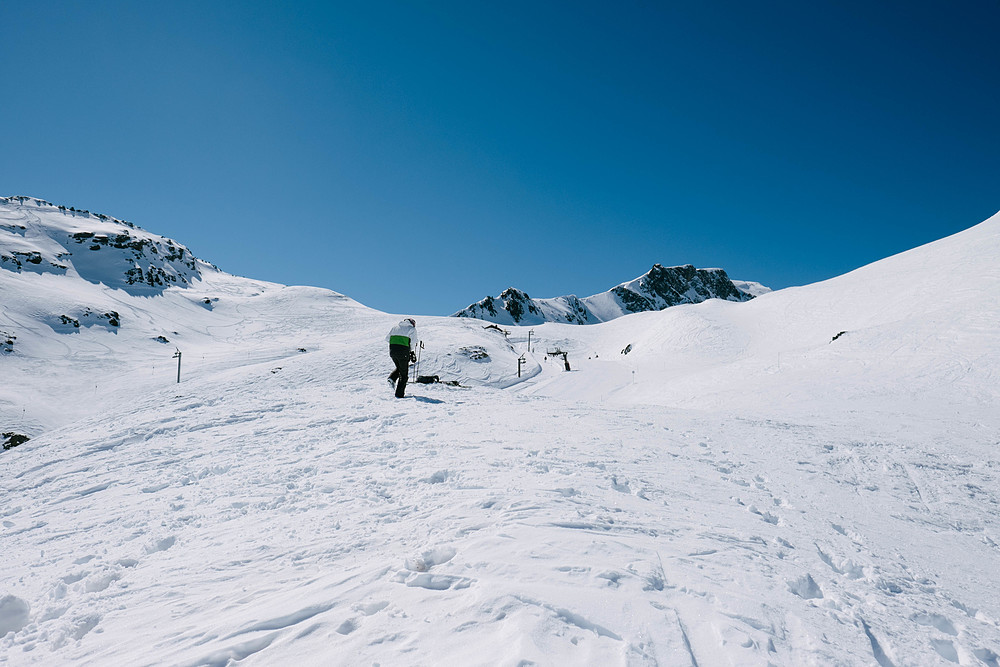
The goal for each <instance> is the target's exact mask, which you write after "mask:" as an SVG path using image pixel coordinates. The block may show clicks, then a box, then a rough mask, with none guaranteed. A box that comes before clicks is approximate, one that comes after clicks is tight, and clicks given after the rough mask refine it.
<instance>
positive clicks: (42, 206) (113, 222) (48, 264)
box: [0, 196, 215, 294]
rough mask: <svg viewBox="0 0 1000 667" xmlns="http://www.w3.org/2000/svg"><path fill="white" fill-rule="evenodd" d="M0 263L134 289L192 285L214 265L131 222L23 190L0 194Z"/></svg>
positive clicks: (18, 269) (132, 291) (16, 269)
mask: <svg viewBox="0 0 1000 667" xmlns="http://www.w3.org/2000/svg"><path fill="white" fill-rule="evenodd" d="M0 267H2V268H5V269H8V270H11V271H14V272H16V273H23V272H30V273H51V274H57V275H76V276H78V277H80V278H82V279H84V280H86V281H88V282H91V283H95V284H104V285H107V286H108V287H112V288H117V289H122V290H124V291H126V292H128V293H130V294H149V293H158V292H162V291H163V290H164V289H166V288H167V287H170V286H171V285H181V286H184V285H190V284H191V282H192V281H194V280H197V279H199V278H200V277H201V274H202V271H203V270H205V269H214V268H215V267H213V266H212V265H211V264H209V263H208V262H204V261H202V260H200V259H198V258H197V257H195V256H194V254H193V253H192V252H191V251H190V250H189V249H188V248H187V247H186V246H184V245H182V244H180V243H177V242H176V241H173V240H171V239H168V238H166V237H163V236H160V235H158V234H153V233H150V232H147V231H146V230H144V229H141V228H140V227H137V226H136V225H134V224H132V223H131V222H127V221H125V220H120V219H118V218H114V217H111V216H108V215H103V214H100V213H91V212H90V211H85V210H78V209H76V208H74V207H68V208H67V207H66V206H56V205H54V204H51V203H49V202H47V201H45V200H43V199H37V198H35V197H23V196H17V197H0Z"/></svg>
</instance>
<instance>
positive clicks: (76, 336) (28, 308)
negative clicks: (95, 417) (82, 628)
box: [0, 197, 538, 436]
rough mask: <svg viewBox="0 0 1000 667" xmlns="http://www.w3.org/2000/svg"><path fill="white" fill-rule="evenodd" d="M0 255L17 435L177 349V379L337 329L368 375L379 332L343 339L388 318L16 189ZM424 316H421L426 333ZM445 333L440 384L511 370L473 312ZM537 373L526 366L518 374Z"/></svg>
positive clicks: (9, 416) (7, 396)
mask: <svg viewBox="0 0 1000 667" xmlns="http://www.w3.org/2000/svg"><path fill="white" fill-rule="evenodd" d="M0 258H3V262H2V264H0V293H2V295H3V299H2V301H0V339H2V340H0V343H2V344H3V347H0V363H2V364H3V369H4V377H5V382H4V383H3V384H2V385H0V428H2V429H3V432H17V433H21V434H24V435H29V436H34V435H37V434H39V433H43V432H45V431H46V430H48V429H49V428H51V427H53V426H58V425H62V424H65V423H68V422H70V421H72V420H75V419H78V418H80V417H83V416H85V415H89V414H93V413H94V412H95V411H99V410H101V409H103V408H104V407H106V406H109V405H117V404H119V402H121V401H128V400H130V398H131V397H133V396H135V395H138V394H141V393H142V392H143V391H144V390H145V389H146V388H148V387H161V386H162V385H163V382H164V381H165V380H168V379H172V378H174V377H175V374H176V364H177V362H176V361H175V358H174V357H173V355H174V354H175V352H176V351H177V350H180V352H181V362H182V364H181V365H182V375H184V376H187V375H188V374H198V373H204V372H210V371H214V370H216V369H218V368H220V367H230V366H232V365H233V363H238V364H239V365H240V366H245V365H254V364H259V363H265V364H266V363H271V362H276V361H279V360H281V359H285V358H287V357H289V356H296V355H299V354H304V353H308V352H312V351H315V350H316V349H317V348H320V347H322V346H323V345H324V344H326V343H328V342H329V341H330V340H333V339H336V338H337V336H338V335H339V336H341V337H343V339H344V340H342V342H341V347H340V348H339V349H341V350H342V351H343V352H344V353H347V351H348V350H355V349H357V350H359V351H358V352H351V354H354V355H355V356H356V359H354V360H353V361H354V363H355V364H356V365H355V366H354V367H353V368H352V369H351V370H347V369H345V370H344V371H343V372H354V373H368V372H370V371H371V369H372V368H373V367H375V366H376V365H377V363H378V362H377V361H376V360H379V361H381V353H382V352H383V349H382V348H383V347H385V345H384V340H383V337H384V333H383V334H378V333H372V336H373V337H372V338H370V339H355V336H356V333H357V331H358V329H359V327H361V328H364V326H365V325H364V324H363V323H374V322H377V323H378V325H377V326H378V327H384V328H385V329H386V330H388V328H389V327H390V326H391V325H392V324H393V323H394V322H395V321H397V320H398V319H399V318H398V317H396V316H394V315H387V314H384V313H379V312H377V311H373V310H371V309H369V308H366V307H364V306H362V305H361V304H359V303H357V302H355V301H353V300H351V299H349V298H347V297H345V296H344V295H341V294H338V293H336V292H331V291H329V290H322V289H314V288H307V287H286V286H283V285H276V284H273V283H266V282H262V281H256V280H249V279H246V278H240V277H237V276H231V275H228V274H226V273H224V272H222V271H219V270H218V269H217V268H216V267H214V266H213V265H211V264H209V263H208V262H205V261H202V260H200V259H197V258H196V257H195V256H194V255H193V254H192V253H191V251H190V250H188V249H187V248H186V247H185V246H183V245H181V244H179V243H177V242H176V241H173V240H171V239H166V238H164V237H162V236H158V235H155V234H151V233H149V232H146V231H144V230H142V229H140V228H138V227H136V226H135V225H133V224H131V223H127V222H124V221H121V220H117V219H115V218H110V217H108V216H104V215H96V214H91V213H89V212H85V211H76V210H73V209H65V207H56V206H54V205H52V204H48V203H47V202H44V201H41V200H38V199H33V198H28V197H11V198H2V199H0ZM433 322H434V319H433V318H430V319H428V320H426V321H425V322H424V323H422V324H426V325H428V326H429V330H431V331H433V330H434V328H435V325H434V324H433ZM423 328H424V327H422V329H423ZM447 331H448V332H449V334H448V335H441V336H438V337H437V338H436V339H435V345H433V346H431V347H429V348H427V349H426V350H425V352H424V354H425V356H426V358H425V359H424V360H423V361H425V362H426V364H429V365H431V366H425V367H433V368H434V370H435V371H436V374H438V375H439V376H440V377H441V380H442V381H453V382H460V383H462V384H465V385H473V384H489V385H491V386H501V387H502V386H506V385H507V384H510V383H511V382H513V381H514V380H516V379H517V369H516V358H517V354H516V353H514V351H513V349H512V348H511V346H510V345H509V344H508V343H507V342H506V340H505V339H504V338H503V335H502V334H501V333H500V332H499V331H497V330H495V329H485V328H484V326H483V325H482V323H476V322H466V323H464V324H463V325H462V326H458V327H456V326H454V325H453V324H452V323H451V322H449V326H448V328H447ZM343 346H346V347H343ZM376 351H377V352H376ZM484 355H485V356H484ZM484 360H502V361H503V362H504V363H502V364H491V363H484ZM512 366H513V368H514V370H513V371H512V370H510V368H511V367H512ZM185 367H186V369H187V372H186V373H185V372H184V371H185ZM498 368H502V369H503V370H502V371H498V370H497V369H498ZM537 370H538V366H537V365H536V364H533V363H529V364H528V365H527V366H526V367H523V368H522V374H523V375H528V374H531V373H534V372H537Z"/></svg>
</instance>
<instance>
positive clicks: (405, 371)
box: [385, 317, 417, 398]
mask: <svg viewBox="0 0 1000 667" xmlns="http://www.w3.org/2000/svg"><path fill="white" fill-rule="evenodd" d="M385 339H386V340H387V341H389V357H390V358H392V362H393V363H394V364H396V370H394V371H393V372H392V373H391V374H390V375H389V384H395V385H396V398H403V392H404V391H405V390H406V381H407V380H408V379H409V375H410V362H411V361H416V360H417V353H416V349H417V323H416V322H414V321H413V318H410V317H408V318H406V319H405V320H402V321H400V323H399V324H397V325H396V326H394V327H393V328H392V330H391V331H390V332H389V335H388V336H386V337H385Z"/></svg>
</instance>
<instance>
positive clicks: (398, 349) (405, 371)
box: [389, 345, 410, 398]
mask: <svg viewBox="0 0 1000 667" xmlns="http://www.w3.org/2000/svg"><path fill="white" fill-rule="evenodd" d="M389 356H390V357H391V358H392V362H393V363H394V364H396V370H394V371H393V372H392V373H391V374H390V375H389V379H390V380H392V381H393V382H395V383H396V398H403V392H404V391H406V381H407V380H408V379H409V377H410V348H409V346H408V345H390V346H389Z"/></svg>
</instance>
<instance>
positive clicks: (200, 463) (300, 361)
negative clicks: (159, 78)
mask: <svg viewBox="0 0 1000 667" xmlns="http://www.w3.org/2000/svg"><path fill="white" fill-rule="evenodd" d="M998 254H1000V218H993V219H991V220H990V221H987V222H986V223H983V224H982V225H979V226H977V227H974V228H972V229H970V230H968V231H967V232H963V233H962V234H959V235H956V236H954V237H950V238H948V239H944V240H942V241H940V242H938V243H936V244H931V245H929V246H926V247H923V248H918V249H916V250H914V251H911V252H910V253H904V254H902V255H899V256H896V257H893V258H889V259H887V260H884V261H883V262H879V263H876V264H873V265H871V266H869V267H864V268H862V269H859V270H858V271H856V272H854V273H852V274H848V275H845V276H842V277H840V278H837V279H835V280H832V281H828V282H826V283H820V284H818V285H812V286H807V287H804V288H799V289H794V290H785V291H781V292H775V293H772V294H765V295H764V296H761V297H760V298H757V299H754V300H753V301H751V302H748V303H736V302H725V301H721V300H713V301H709V302H706V303H701V304H697V305H683V306H679V307H675V308H670V309H667V310H664V311H660V312H646V313H639V314H635V315H629V316H627V317H622V318H619V319H616V320H614V321H613V322H608V323H605V324H599V325H595V326H592V327H578V326H572V325H562V324H552V323H548V324H542V325H537V326H534V327H533V328H532V329H531V333H532V338H531V345H532V351H528V350H527V343H528V333H529V330H528V328H527V327H508V328H506V331H504V330H502V329H500V328H498V327H495V326H488V325H487V324H486V323H485V322H483V321H480V320H474V319H463V318H448V317H441V318H433V317H419V316H418V317H417V318H416V319H417V331H418V334H419V336H420V338H421V340H422V341H423V343H424V346H423V348H421V350H420V352H421V357H420V367H419V373H420V374H421V375H437V376H438V377H439V379H440V380H442V382H441V383H436V384H429V385H424V384H416V383H415V384H412V385H410V386H409V387H408V389H407V394H408V397H407V398H405V399H396V398H394V397H393V394H392V389H391V388H390V387H389V385H388V384H387V382H386V376H387V375H388V372H389V370H390V369H391V363H390V361H389V358H388V354H387V350H386V344H385V341H384V336H385V333H386V332H387V331H388V329H389V328H390V327H391V326H392V325H393V324H394V323H395V322H396V321H398V319H399V317H400V316H399V315H392V314H385V313H379V312H377V311H374V310H371V309H369V308H366V307H364V306H362V305H361V304H358V303H356V302H354V301H352V300H351V299H349V298H347V297H345V296H343V295H340V294H337V293H335V292H330V291H328V290H321V289H316V288H306V287H284V286H281V285H274V284H271V283H264V282H259V281H252V280H248V279H244V278H237V277H234V276H227V275H225V274H223V273H221V272H216V271H213V272H205V273H204V274H203V276H202V279H201V280H198V281H196V282H194V283H192V284H191V286H189V287H183V288H182V287H178V286H172V287H170V288H168V289H166V290H164V291H163V292H162V294H161V295H159V296H156V297H151V298H143V297H136V296H132V295H129V294H127V293H123V292H122V291H121V290H113V289H110V288H108V287H107V286H99V285H94V284H93V283H90V282H88V281H85V280H83V279H82V278H80V277H78V276H74V275H72V274H71V273H69V272H67V274H62V275H55V274H52V273H47V274H46V273H35V272H30V271H21V272H15V271H12V270H9V269H7V270H0V289H2V290H3V294H4V297H5V298H4V302H3V304H2V306H3V307H2V308H0V331H3V332H5V335H7V336H11V340H13V344H12V349H11V351H9V352H4V353H3V354H2V355H0V368H2V370H3V373H4V380H5V382H4V383H3V384H2V386H0V431H4V432H6V431H8V430H9V431H12V432H13V431H16V432H18V433H25V434H26V435H30V436H31V439H30V440H27V441H25V442H22V443H21V444H19V445H18V446H17V447H14V448H11V449H10V450H7V451H3V452H0V493H2V497H3V498H4V500H5V502H4V503H2V504H0V543H2V545H3V554H4V557H5V570H4V573H5V576H4V578H3V579H2V580H0V632H2V633H3V635H2V636H0V662H6V663H9V664H14V665H22V664H24V665H50V664H164V665H220V666H222V665H231V664H235V663H239V664H241V665H242V664H246V665H272V664H324V665H326V664H333V665H357V664H375V663H377V664H380V665H431V664H461V665H465V664H470V665H477V664H490V665H494V664H500V665H527V664H539V665H562V664H581V665H675V664H676V665H716V664H739V665H790V666H791V665H794V666H798V665H854V664H858V665H868V664H876V665H880V666H886V665H897V666H902V665H951V664H962V665H987V666H995V665H997V664H1000V602H998V598H997V596H996V590H997V588H998V586H1000V580H998V575H997V572H1000V512H998V510H1000V413H998V412H997V410H996V405H997V404H998V403H1000V395H998V389H997V386H998V385H997V382H996V379H997V378H998V377H1000V349H998V345H997V338H996V331H995V326H994V325H995V322H996V321H997V320H998V316H1000V269H998V267H997V264H996V262H995V258H996V256H998ZM928 267H933V268H932V270H928ZM963 276H964V277H965V278H967V279H963ZM972 277H974V278H975V279H974V280H973V279H972ZM955 281H958V282H955ZM956 284H961V285H963V288H962V289H960V290H959V289H956V288H955V285H956ZM79 303H86V304H87V305H89V306H90V308H91V313H93V314H94V315H93V316H92V318H91V319H90V320H88V319H86V318H83V319H80V318H78V320H79V322H80V327H79V329H76V328H75V327H74V331H72V332H60V331H56V330H55V329H53V328H52V326H51V323H47V321H46V320H44V318H43V315H45V314H48V313H51V312H65V313H71V312H76V311H71V309H70V305H71V304H79ZM111 311H114V312H115V313H117V314H118V319H119V326H118V327H110V326H109V325H108V323H105V325H99V323H98V322H97V321H96V320H93V318H94V317H96V316H97V315H96V314H100V313H110V312H111ZM101 322H103V320H101ZM14 336H16V339H14V338H13V337H14ZM157 337H162V338H165V339H167V340H168V342H166V343H164V342H161V341H158V340H156V339H157ZM177 349H179V350H181V351H182V352H183V365H182V374H183V378H182V382H181V383H180V384H177V383H176V382H175V373H176V360H175V359H174V358H173V356H172V355H173V354H174V353H175V351H176V350H177ZM557 352H558V353H560V354H559V355H558V356H552V355H553V354H554V353H557ZM562 353H566V354H567V355H568V361H569V363H570V365H571V367H572V370H571V371H568V372H567V371H566V370H565V366H564V360H563V357H562ZM519 358H521V359H522V364H521V376H520V377H518V359H519ZM445 381H457V382H458V384H459V386H453V385H449V384H444V382H445Z"/></svg>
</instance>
